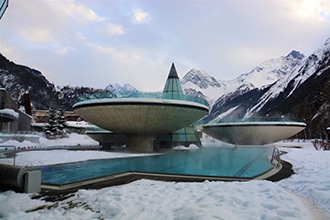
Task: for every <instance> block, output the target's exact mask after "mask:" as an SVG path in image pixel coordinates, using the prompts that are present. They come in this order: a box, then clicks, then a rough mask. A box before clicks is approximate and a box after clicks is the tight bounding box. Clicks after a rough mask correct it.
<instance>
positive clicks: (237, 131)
mask: <svg viewBox="0 0 330 220" xmlns="http://www.w3.org/2000/svg"><path fill="white" fill-rule="evenodd" d="M305 127H306V124H305V123H301V122H284V121H265V122H229V123H215V124H207V125H203V132H205V133H206V134H208V135H210V136H212V137H214V138H216V139H218V140H221V141H224V142H227V143H231V144H236V145H264V144H270V143H274V142H277V141H280V140H283V139H286V138H289V137H291V136H293V135H295V134H297V133H299V132H300V131H302V130H304V129H305Z"/></svg>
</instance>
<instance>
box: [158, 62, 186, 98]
mask: <svg viewBox="0 0 330 220" xmlns="http://www.w3.org/2000/svg"><path fill="white" fill-rule="evenodd" d="M162 97H163V99H179V100H185V97H186V96H185V95H184V94H183V92H182V87H181V83H180V80H179V77H178V73H177V72H176V69H175V66H174V63H172V66H171V69H170V72H169V74H168V77H167V80H166V84H165V87H164V90H163V96H162Z"/></svg>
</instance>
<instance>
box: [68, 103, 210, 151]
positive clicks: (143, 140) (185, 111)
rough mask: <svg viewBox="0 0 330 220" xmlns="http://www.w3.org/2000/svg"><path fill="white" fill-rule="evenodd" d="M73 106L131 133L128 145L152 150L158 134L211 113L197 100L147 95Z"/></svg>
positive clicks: (102, 123)
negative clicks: (190, 100)
mask: <svg viewBox="0 0 330 220" xmlns="http://www.w3.org/2000/svg"><path fill="white" fill-rule="evenodd" d="M73 108H74V111H75V112H76V113H77V114H78V115H81V116H82V117H83V118H84V119H85V120H87V121H89V122H91V123H93V124H95V125H97V126H99V127H101V128H103V129H106V130H110V131H113V132H115V133H117V134H125V135H127V147H133V148H134V149H135V150H138V151H152V150H151V149H153V147H152V148H151V146H150V144H153V141H154V140H155V139H156V136H157V135H158V134H164V133H169V132H172V131H176V130H178V129H180V128H182V127H186V126H188V125H190V124H192V123H193V122H195V121H197V120H198V119H200V118H202V117H203V116H205V115H207V113H208V107H206V106H205V105H202V104H199V103H195V102H189V101H183V100H165V99H143V98H122V99H99V100H98V99H96V100H88V101H82V102H79V103H76V104H75V105H74V106H73ZM138 145H139V146H138Z"/></svg>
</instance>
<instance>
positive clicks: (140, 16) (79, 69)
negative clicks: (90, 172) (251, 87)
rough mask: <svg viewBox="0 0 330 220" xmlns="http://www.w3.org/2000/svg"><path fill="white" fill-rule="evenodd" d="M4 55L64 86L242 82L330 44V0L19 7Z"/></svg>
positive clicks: (52, 0)
mask: <svg viewBox="0 0 330 220" xmlns="http://www.w3.org/2000/svg"><path fill="white" fill-rule="evenodd" d="M0 31H1V33H0V40H1V53H2V54H3V55H4V56H5V57H7V58H8V59H9V60H11V61H13V62H15V63H17V64H23V65H26V66H29V67H31V68H34V69H37V70H39V71H41V72H42V73H43V74H44V75H45V76H46V77H47V79H48V80H49V81H50V82H52V83H54V84H55V85H71V86H90V87H94V88H104V87H105V86H107V85H108V84H109V83H119V84H121V85H123V84H124V83H129V84H131V85H133V86H134V87H136V88H137V89H139V90H142V91H159V90H162V89H163V87H164V84H165V80H166V78H167V75H168V72H169V70H170V66H171V63H172V62H174V63H175V65H176V68H177V71H178V74H179V77H180V78H182V77H183V76H184V74H185V73H187V72H188V71H189V70H190V69H192V68H195V69H203V70H205V71H206V72H208V73H209V74H210V75H212V76H214V77H215V78H217V79H219V80H227V79H233V78H235V77H237V76H238V75H240V74H242V73H247V72H249V71H251V69H253V68H254V67H256V66H257V65H259V64H260V63H262V62H263V61H266V60H268V59H271V58H278V57H280V56H285V55H287V54H288V53H289V52H290V51H291V50H298V51H300V52H302V53H304V54H305V55H310V54H311V53H312V52H313V51H314V50H315V49H317V48H318V47H319V46H321V45H322V44H323V43H324V42H325V40H326V39H327V38H329V37H330V0H293V1H289V0H277V1H276V0H272V1H267V0H254V1H253V0H233V1H231V0H157V1H156V0H140V1H133V0H81V1H78V0H29V1H27V0H10V1H9V7H8V9H7V11H6V12H5V14H4V16H3V17H2V19H1V20H0Z"/></svg>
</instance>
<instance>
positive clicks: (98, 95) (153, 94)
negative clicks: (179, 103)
mask: <svg viewBox="0 0 330 220" xmlns="http://www.w3.org/2000/svg"><path fill="white" fill-rule="evenodd" d="M115 98H152V99H170V100H185V101H191V102H196V103H200V104H203V105H205V106H209V103H208V102H207V101H206V100H205V99H202V98H198V97H195V96H187V95H181V96H178V97H177V98H166V97H164V96H163V93H162V92H128V93H118V92H115V93H113V92H101V93H93V94H88V95H83V96H80V97H79V98H78V99H77V102H81V101H85V100H93V99H115Z"/></svg>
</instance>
